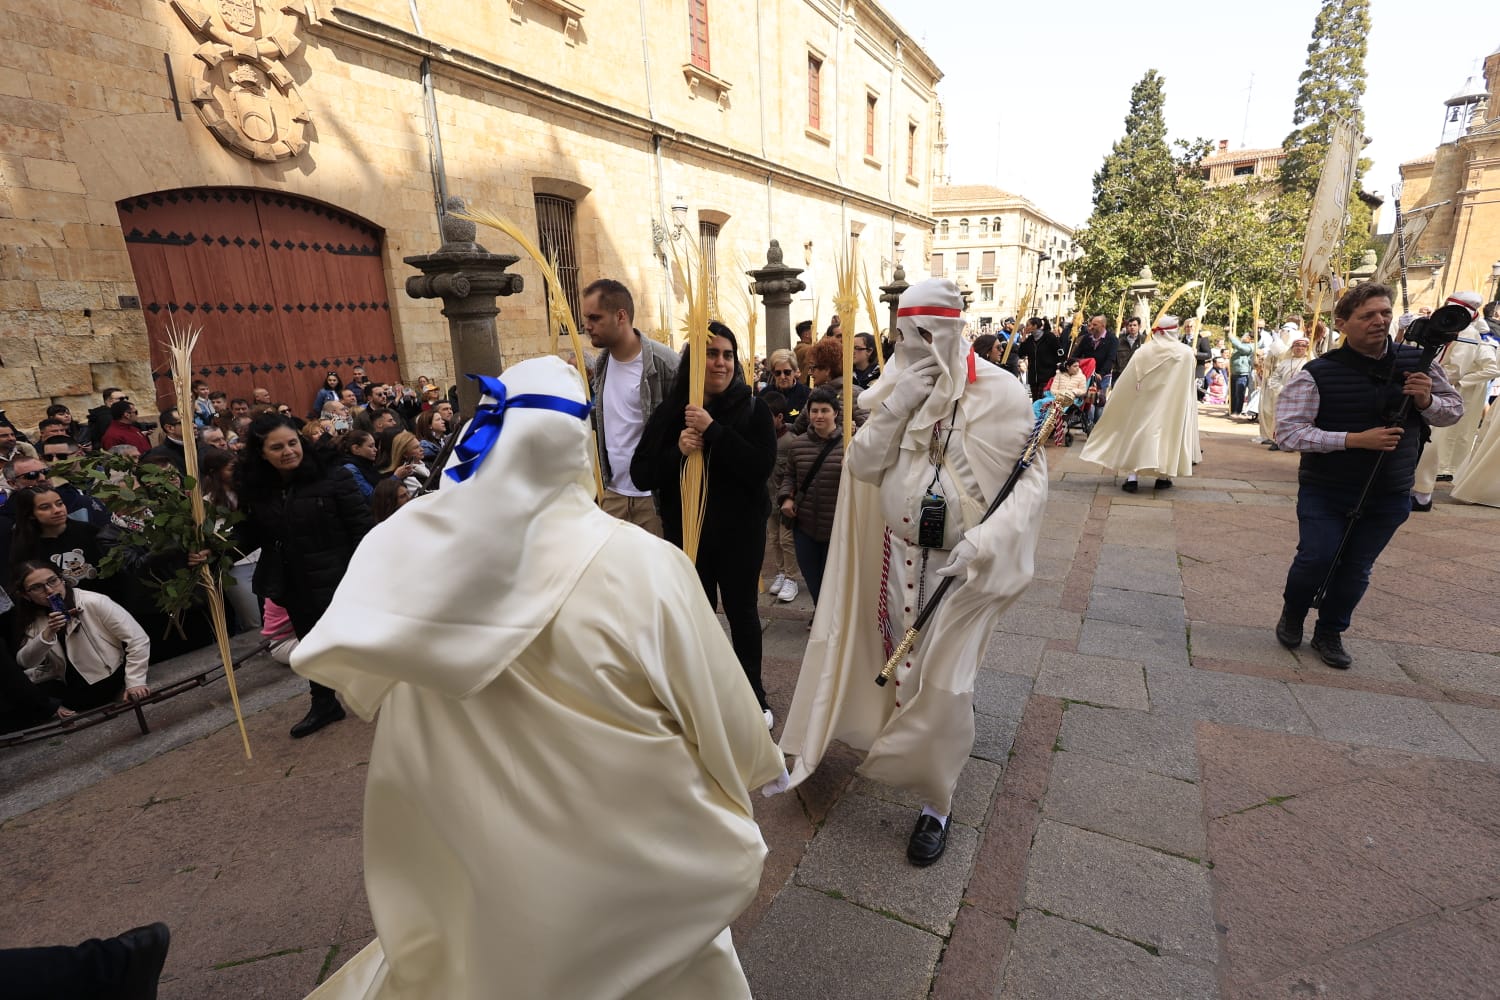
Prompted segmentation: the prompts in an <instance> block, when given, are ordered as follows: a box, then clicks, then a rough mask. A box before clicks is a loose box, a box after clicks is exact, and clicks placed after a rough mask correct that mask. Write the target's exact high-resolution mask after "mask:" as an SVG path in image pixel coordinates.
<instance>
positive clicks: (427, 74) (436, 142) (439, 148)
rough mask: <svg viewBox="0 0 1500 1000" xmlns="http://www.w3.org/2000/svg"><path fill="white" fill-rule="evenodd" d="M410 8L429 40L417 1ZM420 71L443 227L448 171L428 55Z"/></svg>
mask: <svg viewBox="0 0 1500 1000" xmlns="http://www.w3.org/2000/svg"><path fill="white" fill-rule="evenodd" d="M407 7H408V8H409V9H410V11H411V26H412V28H413V29H414V30H415V31H416V33H417V35H418V36H419V37H422V38H426V37H427V35H426V32H424V31H423V30H422V15H421V14H420V13H419V12H418V11H417V0H407ZM419 72H420V74H421V78H422V118H423V119H424V121H425V122H426V125H427V169H428V170H429V171H430V172H431V173H432V188H433V191H434V192H435V193H436V195H437V220H438V226H439V228H441V227H442V224H443V214H444V212H445V206H446V205H447V203H448V171H447V168H446V167H445V166H444V165H443V133H442V130H441V129H440V128H439V126H438V115H437V95H436V94H435V93H434V91H433V88H432V60H431V59H430V58H428V57H427V56H423V57H422V62H421V64H420V67H419Z"/></svg>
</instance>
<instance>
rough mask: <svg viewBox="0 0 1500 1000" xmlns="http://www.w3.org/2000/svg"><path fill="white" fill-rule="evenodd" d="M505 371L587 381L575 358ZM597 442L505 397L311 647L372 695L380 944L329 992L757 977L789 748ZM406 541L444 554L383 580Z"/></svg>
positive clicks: (549, 388) (582, 989)
mask: <svg viewBox="0 0 1500 1000" xmlns="http://www.w3.org/2000/svg"><path fill="white" fill-rule="evenodd" d="M502 381H503V382H504V383H505V385H506V386H507V388H508V390H509V392H510V394H511V395H512V396H514V395H516V394H518V393H544V394H551V395H555V396H564V397H567V398H569V399H576V400H582V398H583V389H582V385H581V383H580V381H579V379H578V377H577V375H576V374H575V373H574V372H573V371H572V369H570V368H568V367H567V366H566V365H565V364H563V363H562V362H561V361H560V360H558V359H556V358H540V359H536V360H534V361H526V362H522V363H521V364H519V365H516V366H515V367H513V368H511V369H510V370H509V371H507V372H506V374H505V376H504V377H503V379H502ZM589 447H590V446H589V444H588V429H587V425H586V423H585V422H584V421H582V420H579V419H577V418H575V417H572V416H569V415H566V414H558V413H553V412H548V411H544V410H526V409H510V410H507V411H506V417H505V424H504V427H503V429H502V431H501V433H500V435H499V437H498V439H497V442H496V444H495V446H494V447H493V449H492V450H491V451H490V452H489V454H488V455H487V456H486V457H485V458H484V459H483V461H482V462H481V464H480V466H479V468H478V470H477V472H476V473H475V474H474V476H473V477H472V478H470V479H468V480H467V481H465V482H462V483H451V482H445V483H444V485H443V489H442V490H441V491H439V492H438V493H437V494H433V495H429V496H426V497H422V498H419V499H417V500H415V501H413V502H412V503H410V504H408V505H407V506H406V507H404V508H403V509H402V510H400V511H398V512H397V514H396V515H395V516H393V517H392V518H391V519H390V520H388V521H386V522H385V523H383V524H381V525H380V526H378V527H377V528H376V529H375V530H373V531H371V532H370V534H369V535H368V536H367V537H366V539H365V540H364V542H363V543H362V544H361V545H360V547H359V550H358V551H357V552H356V553H355V556H354V560H353V562H352V563H351V565H350V568H349V572H348V573H347V574H346V575H345V578H344V583H343V585H341V586H340V588H339V590H338V593H337V594H336V595H335V597H334V601H333V604H332V606H331V607H330V608H329V610H328V612H327V614H325V615H324V616H323V619H322V621H321V622H320V623H319V625H318V627H317V628H316V629H314V630H313V631H312V633H311V634H309V635H308V636H307V637H306V638H305V639H303V640H302V643H301V644H300V646H299V647H298V649H297V653H296V656H295V658H294V661H293V665H294V667H295V668H296V669H297V670H298V672H299V673H302V674H304V675H305V676H307V677H309V678H312V679H314V680H317V681H319V682H320V683H323V684H327V685H330V686H331V687H334V688H336V689H337V690H338V691H339V692H340V693H341V694H343V696H344V697H345V699H346V700H347V701H348V703H349V704H350V706H351V707H353V708H354V709H355V710H356V711H357V712H359V713H360V715H361V716H363V717H365V718H370V717H372V716H374V715H375V713H376V711H377V709H378V710H379V721H378V723H377V728H376V733H375V741H374V747H373V749H372V751H371V757H370V767H369V777H368V780H367V785H366V791H365V859H364V860H365V883H366V889H367V892H368V896H369V900H370V911H371V914H372V916H373V918H374V924H375V928H376V932H377V934H378V939H377V940H376V941H374V942H372V943H371V944H370V945H369V946H368V947H367V948H365V949H364V951H362V952H360V953H359V955H357V956H356V957H355V958H354V959H352V960H351V961H350V962H349V963H348V964H347V965H346V966H344V967H343V968H342V969H340V970H339V971H338V972H337V973H336V974H335V975H334V976H333V977H332V978H331V979H330V980H329V981H328V982H327V983H325V984H324V985H323V986H322V987H320V988H319V989H318V990H317V991H316V992H315V993H314V994H313V996H314V997H316V998H317V1000H356V998H358V1000H418V998H421V1000H427V998H433V1000H437V998H441V1000H494V998H497V997H517V998H521V997H525V998H533V997H535V998H564V997H566V998H568V1000H620V998H639V1000H648V998H649V1000H701V998H704V997H728V998H742V997H748V996H749V990H748V988H747V986H746V983H745V978H744V974H743V972H742V971H741V970H740V966H739V963H738V961H737V959H736V957H735V954H734V950H733V946H732V945H731V943H730V939H729V930H728V927H729V923H730V922H731V921H732V920H733V919H734V918H735V917H736V916H737V915H738V914H739V913H740V912H741V911H742V910H743V909H744V907H745V906H746V905H748V904H749V902H750V901H751V900H752V899H753V898H754V895H755V893H756V891H757V889H758V887H759V882H760V872H761V866H762V861H763V859H764V856H765V852H766V848H765V844H764V842H763V841H762V839H761V836H760V831H759V829H758V827H757V826H756V824H755V821H754V818H753V817H752V814H751V807H750V799H749V791H748V790H749V789H750V788H752V787H756V786H758V785H760V784H763V783H765V782H767V781H770V780H772V779H774V778H775V777H777V776H778V775H779V774H780V773H781V772H782V760H781V756H780V754H779V753H778V752H777V750H776V747H775V745H774V744H773V743H772V742H771V739H770V737H769V735H768V734H767V733H766V727H765V723H764V721H763V719H762V717H761V712H760V709H759V707H758V705H757V704H756V701H755V696H754V694H752V693H751V691H750V688H749V686H748V685H747V684H746V683H745V679H744V674H743V673H742V672H741V670H740V668H739V664H738V662H737V661H736V659H735V656H734V651H733V649H732V648H731V647H730V644H729V641H728V639H726V638H725V636H724V633H723V630H722V629H721V628H720V626H719V624H718V622H717V620H716V619H715V616H714V613H713V610H712V609H711V608H710V607H709V605H708V602H707V601H706V600H705V599H704V596H703V588H702V585H701V584H700V583H699V581H698V577H697V574H696V573H695V571H694V569H693V566H692V564H691V563H690V562H689V561H688V560H687V558H686V556H684V555H683V554H682V553H681V552H680V551H678V550H677V549H676V548H675V547H674V546H671V545H669V544H667V543H666V542H663V541H661V540H660V539H658V538H655V537H653V536H651V535H649V534H647V533H646V532H644V531H642V530H640V529H639V528H636V527H635V526H633V525H629V524H625V523H623V522H620V521H616V520H615V519H613V518H611V517H609V516H608V515H606V514H604V513H603V512H602V511H600V510H599V509H598V508H597V507H596V506H595V504H594V501H593V497H592V490H591V486H592V482H591V474H590V465H589ZM413 553H421V555H422V556H423V561H424V565H427V566H430V567H439V568H438V569H437V570H435V571H434V572H432V573H430V574H428V575H427V576H426V577H425V578H424V579H422V580H421V581H420V582H417V583H416V585H414V586H410V587H393V586H388V585H384V584H381V585H376V586H371V581H374V580H379V579H385V578H387V577H388V575H389V573H388V570H389V567H391V566H393V565H409V564H410V558H411V556H412V554H413Z"/></svg>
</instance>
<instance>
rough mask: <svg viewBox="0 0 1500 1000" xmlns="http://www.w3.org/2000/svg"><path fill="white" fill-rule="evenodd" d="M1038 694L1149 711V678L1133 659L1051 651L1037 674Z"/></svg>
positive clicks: (1046, 654)
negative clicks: (1147, 680) (1147, 695)
mask: <svg viewBox="0 0 1500 1000" xmlns="http://www.w3.org/2000/svg"><path fill="white" fill-rule="evenodd" d="M1036 692H1037V694H1049V695H1052V696H1053V697H1054V698H1067V699H1069V700H1070V701H1086V702H1088V703H1089V704H1091V705H1109V706H1112V707H1114V708H1138V709H1142V710H1144V709H1146V708H1148V707H1149V706H1150V702H1149V701H1148V700H1147V697H1146V678H1145V675H1144V674H1143V673H1142V670H1141V665H1140V664H1139V663H1136V662H1134V661H1132V660H1119V659H1111V658H1108V657H1102V656H1087V655H1084V654H1081V653H1067V652H1063V651H1061V650H1056V649H1052V650H1048V651H1047V652H1045V653H1043V654H1042V669H1041V670H1040V671H1039V672H1038V673H1037V675H1036Z"/></svg>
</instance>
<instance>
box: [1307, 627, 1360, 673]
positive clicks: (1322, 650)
mask: <svg viewBox="0 0 1500 1000" xmlns="http://www.w3.org/2000/svg"><path fill="white" fill-rule="evenodd" d="M1308 648H1310V649H1311V650H1312V651H1313V652H1314V653H1317V654H1318V658H1319V659H1320V660H1322V661H1323V662H1324V663H1326V664H1328V665H1329V666H1330V667H1333V668H1334V669H1335V670H1348V669H1349V665H1350V664H1351V663H1353V662H1354V657H1352V656H1350V655H1349V654H1348V653H1347V652H1346V651H1345V650H1344V640H1343V639H1342V638H1340V637H1339V634H1338V633H1337V632H1319V631H1318V630H1317V629H1314V630H1313V637H1312V642H1310V643H1308Z"/></svg>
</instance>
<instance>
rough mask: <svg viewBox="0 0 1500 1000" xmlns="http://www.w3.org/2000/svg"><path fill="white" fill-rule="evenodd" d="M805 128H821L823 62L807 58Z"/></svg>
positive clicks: (811, 56)
mask: <svg viewBox="0 0 1500 1000" xmlns="http://www.w3.org/2000/svg"><path fill="white" fill-rule="evenodd" d="M807 127H808V128H815V129H818V130H820V131H821V130H822V128H823V60H821V59H819V58H818V57H817V56H813V55H810V56H808V57H807Z"/></svg>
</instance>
